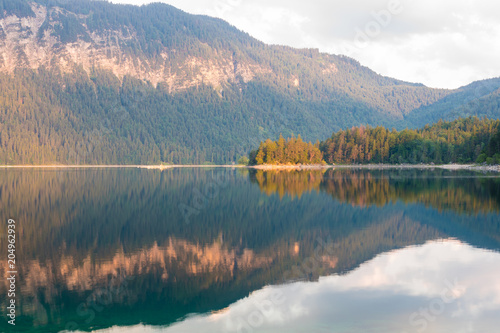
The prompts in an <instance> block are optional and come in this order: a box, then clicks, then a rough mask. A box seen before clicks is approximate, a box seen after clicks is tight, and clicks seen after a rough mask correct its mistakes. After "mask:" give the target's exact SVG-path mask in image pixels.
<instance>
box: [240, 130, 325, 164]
mask: <svg viewBox="0 0 500 333" xmlns="http://www.w3.org/2000/svg"><path fill="white" fill-rule="evenodd" d="M249 162H250V164H252V165H262V164H321V163H324V161H323V153H322V152H321V151H320V150H319V141H318V142H317V143H316V144H315V145H313V144H312V143H311V142H304V141H303V140H302V138H301V137H300V135H299V136H298V137H297V138H295V137H293V136H292V137H291V138H289V139H288V140H285V139H284V138H283V136H282V135H280V137H279V139H278V140H277V141H272V140H270V139H267V140H266V141H265V142H261V143H260V145H259V148H258V149H257V150H254V151H252V152H251V153H250V155H249Z"/></svg>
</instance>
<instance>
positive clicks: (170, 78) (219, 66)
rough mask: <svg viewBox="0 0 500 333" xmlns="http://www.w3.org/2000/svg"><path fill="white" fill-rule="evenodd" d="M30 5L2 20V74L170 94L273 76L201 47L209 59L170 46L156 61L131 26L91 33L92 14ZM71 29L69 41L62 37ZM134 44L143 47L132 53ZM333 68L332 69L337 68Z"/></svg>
mask: <svg viewBox="0 0 500 333" xmlns="http://www.w3.org/2000/svg"><path fill="white" fill-rule="evenodd" d="M30 6H31V8H32V11H33V13H34V15H33V16H26V17H18V16H16V15H9V16H6V17H4V18H2V19H0V71H3V72H8V73H13V72H14V71H15V70H16V69H22V68H31V69H39V68H40V69H44V70H45V69H52V70H55V71H61V72H66V73H71V72H73V70H75V69H76V68H80V69H83V70H84V71H85V72H87V74H88V75H89V76H92V75H93V72H94V71H95V70H96V69H100V70H107V71H111V72H112V73H113V74H114V75H115V76H116V77H118V78H119V79H122V78H123V77H124V76H126V75H128V76H131V77H134V78H137V79H140V80H144V81H147V82H150V83H151V84H153V85H155V86H156V85H157V84H158V83H163V84H164V85H166V86H168V89H169V91H170V92H175V91H182V90H186V89H188V88H191V87H196V86H199V85H202V84H207V85H211V86H212V87H214V88H220V87H222V86H224V85H226V84H227V83H233V84H236V83H239V82H240V80H242V82H249V81H251V80H252V79H253V78H254V77H255V76H256V75H260V74H264V73H271V72H272V71H271V68H266V67H265V66H262V65H260V64H258V63H257V62H252V61H247V60H245V61H240V60H238V59H237V58H235V57H234V56H233V54H232V52H224V53H223V54H220V53H219V52H218V51H217V50H216V49H214V48H212V47H210V46H208V45H205V46H200V47H203V48H204V52H205V53H206V54H207V55H208V56H207V57H202V56H195V55H190V56H178V55H177V53H178V52H177V50H176V49H174V48H169V47H163V48H162V50H160V52H159V55H155V56H153V55H151V54H148V53H147V52H144V50H143V49H142V48H141V47H139V45H140V41H138V40H137V31H136V30H135V29H134V28H133V27H132V26H123V27H120V28H117V27H116V28H103V29H98V30H95V29H89V27H88V26H87V24H86V22H87V19H88V18H89V16H90V15H92V14H88V15H84V14H75V13H72V12H71V11H68V10H66V9H63V8H60V7H57V6H46V5H43V4H38V3H34V2H32V3H31V4H30ZM68 26H69V27H68ZM64 29H66V30H64ZM68 29H69V31H70V35H69V36H67V35H64V34H60V31H61V30H63V31H65V32H67V31H68ZM131 45H136V46H138V47H137V48H135V49H134V50H133V52H131ZM332 66H333V67H332V68H331V69H330V70H334V69H335V67H334V65H332ZM325 70H326V69H325Z"/></svg>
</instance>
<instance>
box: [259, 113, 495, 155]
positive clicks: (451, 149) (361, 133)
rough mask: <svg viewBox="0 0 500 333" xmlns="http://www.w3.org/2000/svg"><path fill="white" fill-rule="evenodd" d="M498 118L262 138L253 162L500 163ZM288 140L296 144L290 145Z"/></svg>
mask: <svg viewBox="0 0 500 333" xmlns="http://www.w3.org/2000/svg"><path fill="white" fill-rule="evenodd" d="M499 125H500V121H499V120H492V119H488V118H482V119H479V118H478V117H469V118H459V119H457V120H454V121H443V120H440V121H439V122H438V123H436V124H434V125H426V126H425V127H423V128H421V129H404V130H402V131H397V130H396V129H392V130H389V129H387V128H385V127H382V126H377V127H371V126H358V127H352V128H350V129H347V130H341V131H338V132H335V133H333V135H332V136H331V137H330V138H328V139H327V140H325V141H323V142H320V143H317V144H316V145H312V144H311V143H308V144H306V143H304V142H302V140H301V139H300V136H299V138H297V139H295V138H293V137H292V138H291V139H289V140H288V141H285V140H284V139H283V137H282V136H280V138H279V140H277V141H271V140H267V141H265V142H261V144H260V146H259V148H258V149H257V150H256V151H252V152H251V153H250V156H249V160H250V164H256V165H259V164H298V163H301V164H320V163H323V162H326V163H329V164H367V163H388V164H398V163H408V164H417V163H435V164H444V163H474V162H478V163H484V162H486V163H488V164H496V163H498V164H500V132H499ZM287 145H290V146H291V147H294V148H292V149H290V148H288V149H287V148H286V147H287Z"/></svg>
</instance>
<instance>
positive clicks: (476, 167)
mask: <svg viewBox="0 0 500 333" xmlns="http://www.w3.org/2000/svg"><path fill="white" fill-rule="evenodd" d="M119 168H124V169H146V170H167V169H176V168H206V169H210V168H240V169H255V170H264V171H269V170H289V171H292V170H327V169H369V170H387V169H445V170H471V171H491V172H500V165H479V164H440V165H433V164H359V165H357V164H340V165H268V164H264V165H252V166H247V165H190V164H175V165H60V164H49V165H0V169H119Z"/></svg>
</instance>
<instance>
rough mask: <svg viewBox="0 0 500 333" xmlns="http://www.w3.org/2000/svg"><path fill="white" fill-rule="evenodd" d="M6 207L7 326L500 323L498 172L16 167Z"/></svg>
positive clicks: (422, 328) (198, 328) (309, 327)
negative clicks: (12, 242) (12, 296)
mask: <svg viewBox="0 0 500 333" xmlns="http://www.w3.org/2000/svg"><path fill="white" fill-rule="evenodd" d="M0 202H1V204H2V210H1V213H0V214H1V218H2V221H5V222H6V221H7V220H8V219H9V218H13V219H15V220H16V225H17V237H18V239H17V244H18V252H17V258H16V259H17V269H18V279H17V281H16V283H17V286H16V287H17V298H16V301H17V304H18V308H17V312H16V326H15V329H12V326H10V325H8V324H7V317H6V316H5V315H4V319H5V320H3V321H1V322H0V331H6V332H7V331H12V332H17V331H18V332H59V331H63V330H71V331H85V332H87V331H100V330H102V331H106V332H109V331H111V332H156V331H160V332H398V333H404V332H408V333H409V332H497V327H500V319H498V315H497V314H498V313H500V284H499V283H498V278H497V277H498V276H499V273H500V271H499V270H500V268H499V267H500V265H499V264H500V254H499V249H500V213H499V212H500V178H499V177H498V175H497V174H479V173H471V172H463V171H456V172H451V171H442V170H439V171H418V170H402V171H401V170H392V171H387V170H385V171H373V170H371V171H367V170H364V171H363V170H358V171H354V170H330V171H327V172H319V171H309V172H292V173H288V172H262V171H259V172H255V171H248V170H232V169H218V168H214V169H208V170H201V169H182V170H181V169H173V170H165V171H158V170H139V169H137V170H136V169H113V170H106V169H105V170H90V169H86V170H74V169H72V170H4V171H1V173H0ZM4 236H5V235H4ZM6 245H7V242H6V238H5V237H2V238H1V249H0V269H1V270H2V272H3V274H4V275H5V274H6V271H7V260H6V259H7V251H6ZM0 288H1V290H0V303H1V304H2V308H3V309H5V308H6V306H7V302H8V298H7V296H6V294H7V289H8V284H7V282H6V281H5V280H4V283H2V284H0Z"/></svg>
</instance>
